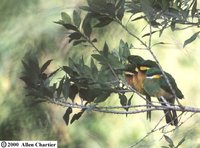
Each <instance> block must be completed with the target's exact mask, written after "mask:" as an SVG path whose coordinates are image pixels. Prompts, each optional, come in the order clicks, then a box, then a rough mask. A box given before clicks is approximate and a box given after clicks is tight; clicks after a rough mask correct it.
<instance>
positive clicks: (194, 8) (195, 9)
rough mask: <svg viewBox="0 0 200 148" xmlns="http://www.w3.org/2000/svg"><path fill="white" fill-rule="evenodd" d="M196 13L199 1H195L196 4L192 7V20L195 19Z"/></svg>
mask: <svg viewBox="0 0 200 148" xmlns="http://www.w3.org/2000/svg"><path fill="white" fill-rule="evenodd" d="M196 12H197V0H194V4H193V6H192V12H191V15H192V18H193V17H194V15H195V13H196Z"/></svg>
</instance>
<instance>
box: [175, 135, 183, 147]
mask: <svg viewBox="0 0 200 148" xmlns="http://www.w3.org/2000/svg"><path fill="white" fill-rule="evenodd" d="M184 141H185V137H183V138H182V139H181V141H179V143H178V144H177V146H176V147H177V148H178V147H179V146H180V145H181V144H182V143H183V142H184Z"/></svg>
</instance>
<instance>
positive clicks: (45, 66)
mask: <svg viewBox="0 0 200 148" xmlns="http://www.w3.org/2000/svg"><path fill="white" fill-rule="evenodd" d="M51 61H53V60H52V59H51V60H48V61H46V62H45V63H44V64H43V65H42V67H41V68H40V71H41V73H43V72H44V71H45V70H46V69H47V67H48V66H49V64H50V63H51Z"/></svg>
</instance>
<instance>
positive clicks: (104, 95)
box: [94, 92, 110, 103]
mask: <svg viewBox="0 0 200 148" xmlns="http://www.w3.org/2000/svg"><path fill="white" fill-rule="evenodd" d="M109 96H110V92H102V93H101V94H100V95H99V96H98V97H97V98H96V99H95V101H94V102H95V103H100V102H104V101H105V100H107V99H108V97H109Z"/></svg>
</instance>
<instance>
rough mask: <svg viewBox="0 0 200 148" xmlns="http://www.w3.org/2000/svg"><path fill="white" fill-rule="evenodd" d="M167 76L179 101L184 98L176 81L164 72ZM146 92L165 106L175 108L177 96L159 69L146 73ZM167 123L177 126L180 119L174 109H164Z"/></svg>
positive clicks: (152, 69) (149, 70) (151, 69)
mask: <svg viewBox="0 0 200 148" xmlns="http://www.w3.org/2000/svg"><path fill="white" fill-rule="evenodd" d="M164 73H165V75H166V76H167V78H168V80H169V83H170V84H171V86H172V89H173V90H174V92H175V94H176V96H177V97H178V98H179V99H182V98H184V96H183V94H182V92H181V90H180V89H179V88H178V87H177V84H176V82H175V79H174V78H173V77H172V76H171V75H170V74H169V73H167V72H164ZM143 85H144V90H145V91H146V92H147V93H148V94H149V95H150V96H152V97H157V98H158V99H159V102H160V103H161V105H163V106H173V105H174V102H175V96H174V95H173V93H172V90H171V88H170V86H169V84H168V83H167V81H166V79H165V77H164V76H163V73H162V71H161V70H160V69H159V68H155V67H154V68H150V69H148V70H147V72H146V77H145V80H144V83H143ZM164 113H165V118H166V122H167V123H168V124H171V125H174V126H177V125H178V117H177V113H176V111H175V110H173V109H164Z"/></svg>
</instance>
